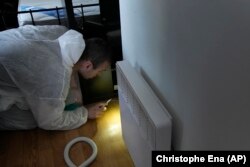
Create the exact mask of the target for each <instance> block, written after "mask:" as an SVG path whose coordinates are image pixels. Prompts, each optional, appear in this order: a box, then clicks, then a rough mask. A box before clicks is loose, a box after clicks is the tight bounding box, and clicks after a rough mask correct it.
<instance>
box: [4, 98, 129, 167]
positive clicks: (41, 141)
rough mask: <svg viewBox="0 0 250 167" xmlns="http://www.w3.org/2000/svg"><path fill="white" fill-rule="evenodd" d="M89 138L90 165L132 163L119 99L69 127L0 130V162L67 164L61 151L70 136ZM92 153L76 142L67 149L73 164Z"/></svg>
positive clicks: (7, 166) (19, 166) (42, 166)
mask: <svg viewBox="0 0 250 167" xmlns="http://www.w3.org/2000/svg"><path fill="white" fill-rule="evenodd" d="M78 136H86V137H90V138H92V139H93V140H94V141H95V143H96V145H97V147H98V154H97V158H96V160H95V161H94V162H93V163H92V164H91V165H90V167H134V165H133V162H132V160H131V158H130V156H129V154H128V151H127V149H126V146H125V144H124V141H123V139H122V134H121V122H120V112H119V104H118V101H116V100H114V101H111V103H110V104H109V106H108V110H107V111H105V114H104V116H103V117H101V118H99V119H97V120H89V121H88V122H87V123H86V124H85V125H83V126H82V127H80V128H78V129H75V130H70V131H45V130H41V129H35V130H28V131H0V166H3V167H66V166H67V165H66V164H65V162H64V158H63V151H64V147H65V145H66V144H67V143H68V142H69V141H70V140H71V139H73V138H75V137H78ZM90 154H91V148H90V147H89V146H88V145H87V144H84V143H77V144H75V145H74V146H73V148H72V149H71V151H70V156H71V159H72V161H73V162H74V163H75V164H76V165H80V164H81V162H82V161H83V160H84V159H85V158H87V157H88V155H90Z"/></svg>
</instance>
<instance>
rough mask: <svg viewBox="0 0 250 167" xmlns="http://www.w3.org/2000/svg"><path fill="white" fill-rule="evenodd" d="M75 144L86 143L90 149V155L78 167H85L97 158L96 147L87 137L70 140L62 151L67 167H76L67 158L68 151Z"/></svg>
mask: <svg viewBox="0 0 250 167" xmlns="http://www.w3.org/2000/svg"><path fill="white" fill-rule="evenodd" d="M77 142H86V143H88V144H89V145H90V146H91V147H92V150H93V152H92V155H91V156H90V157H89V158H88V159H87V160H86V161H84V162H83V163H82V164H81V165H80V166H79V167H87V166H88V165H89V164H90V163H91V162H93V161H94V160H95V158H96V156H97V146H96V144H95V142H94V141H93V140H91V139H90V138H87V137H77V138H74V139H73V140H71V141H70V142H69V143H68V144H67V145H66V147H65V149H64V160H65V162H66V164H67V165H68V166H69V167H76V165H75V164H74V163H73V162H72V161H71V159H70V158H69V150H70V148H71V147H72V145H74V144H75V143H77Z"/></svg>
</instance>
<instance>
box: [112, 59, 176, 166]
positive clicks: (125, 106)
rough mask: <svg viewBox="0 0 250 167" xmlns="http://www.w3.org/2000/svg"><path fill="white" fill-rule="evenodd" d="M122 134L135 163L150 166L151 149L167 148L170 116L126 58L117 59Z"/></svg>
mask: <svg viewBox="0 0 250 167" xmlns="http://www.w3.org/2000/svg"><path fill="white" fill-rule="evenodd" d="M116 70H117V82H118V94H119V103H120V110H121V124H122V135H123V139H124V141H125V144H126V146H127V148H128V150H129V153H130V155H131V158H132V159H133V162H134V164H135V166H136V167H150V166H151V164H152V163H151V154H152V151H153V150H170V148H171V130H172V123H171V116H170V115H169V113H168V111H167V110H166V109H165V108H164V106H163V105H162V104H161V102H160V101H159V99H158V98H157V96H156V95H155V94H154V92H153V91H152V89H151V88H150V87H149V85H148V84H147V83H146V81H145V80H144V79H143V77H142V76H141V75H140V74H139V73H137V71H136V70H135V69H134V68H133V67H132V66H131V65H130V63H129V62H128V61H126V60H124V61H120V62H117V64H116Z"/></svg>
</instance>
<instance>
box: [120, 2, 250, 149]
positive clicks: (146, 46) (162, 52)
mask: <svg viewBox="0 0 250 167" xmlns="http://www.w3.org/2000/svg"><path fill="white" fill-rule="evenodd" d="M249 9H250V1H249V0H120V13H121V30H122V44H123V56H124V59H127V60H129V61H130V62H131V64H132V65H133V66H134V67H135V68H137V69H140V70H141V72H142V73H143V74H144V76H145V78H146V79H147V80H148V81H149V83H151V86H152V87H153V88H154V89H155V91H156V92H158V94H159V96H160V97H161V98H162V100H163V102H164V104H165V105H166V106H167V108H168V110H169V111H170V113H171V114H172V116H173V118H174V120H173V126H174V129H173V131H174V132H173V145H174V148H175V149H182V150H190V149H191V150H199V149H205V150H209V149H211V150H214V149H216V150H225V149H227V150H231V149H240V150H243V149H247V150H249V149H250V142H249V141H250V130H249V127H250V17H249V16H250V10H249Z"/></svg>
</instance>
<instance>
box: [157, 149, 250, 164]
mask: <svg viewBox="0 0 250 167" xmlns="http://www.w3.org/2000/svg"><path fill="white" fill-rule="evenodd" d="M249 161H250V151H152V167H171V166H178V167H182V166H192V165H193V166H194V165H198V166H202V167H210V166H211V167H212V166H213V167H214V166H219V167H221V166H228V167H230V166H231V167H238V166H242V167H246V166H250V162H249Z"/></svg>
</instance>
